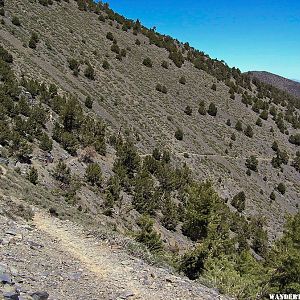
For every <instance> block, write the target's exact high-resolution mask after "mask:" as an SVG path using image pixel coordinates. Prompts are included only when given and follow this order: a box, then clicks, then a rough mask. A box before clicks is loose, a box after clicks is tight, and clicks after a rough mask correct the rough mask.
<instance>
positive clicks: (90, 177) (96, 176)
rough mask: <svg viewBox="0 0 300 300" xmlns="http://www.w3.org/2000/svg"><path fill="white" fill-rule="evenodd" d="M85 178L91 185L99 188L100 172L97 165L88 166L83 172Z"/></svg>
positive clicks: (100, 181) (100, 182)
mask: <svg viewBox="0 0 300 300" xmlns="http://www.w3.org/2000/svg"><path fill="white" fill-rule="evenodd" d="M85 177H86V179H87V181H88V182H89V183H90V184H91V185H96V186H101V184H102V171H101V168H100V166H99V165H98V164H97V163H92V164H89V165H88V167H87V168H86V170H85Z"/></svg>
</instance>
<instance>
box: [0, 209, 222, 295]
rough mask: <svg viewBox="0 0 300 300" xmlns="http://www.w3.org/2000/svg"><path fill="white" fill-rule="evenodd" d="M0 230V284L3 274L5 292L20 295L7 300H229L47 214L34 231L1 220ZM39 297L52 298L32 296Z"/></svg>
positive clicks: (39, 213) (34, 225)
mask: <svg viewBox="0 0 300 300" xmlns="http://www.w3.org/2000/svg"><path fill="white" fill-rule="evenodd" d="M0 229H1V230H0V235H1V236H0V241H1V242H0V281H1V276H3V274H6V276H9V278H10V279H11V283H2V285H1V283H0V290H1V292H2V294H3V295H4V294H5V293H15V294H14V295H18V293H19V294H20V295H19V298H4V299H18V300H21V299H22V300H27V299H28V300H29V299H30V300H32V299H37V300H43V299H49V300H75V299H76V300H87V299H89V300H93V299H94V300H101V299H112V300H113V299H114V300H117V299H129V300H131V299H132V300H133V299H145V300H148V299H149V300H152V299H153V300H159V299H164V300H176V299H178V300H179V299H180V300H189V299H199V300H201V299H203V300H206V299H207V300H217V299H227V298H225V297H223V296H220V295H219V294H218V293H217V292H216V291H215V290H212V289H208V288H206V287H204V286H202V285H199V284H197V283H195V282H192V281H189V280H188V279H186V278H181V277H179V276H175V275H173V274H171V273H170V272H168V271H167V270H165V269H163V268H158V267H154V266H150V265H148V264H147V263H145V262H144V261H142V260H140V259H137V258H134V257H131V256H129V255H128V254H127V253H126V252H125V251H124V250H122V249H120V248H115V247H112V246H110V245H109V243H106V242H105V241H99V240H97V239H95V238H94V237H92V236H90V235H87V234H86V233H85V232H84V231H83V229H82V228H81V227H80V226H77V225H75V224H73V223H72V222H70V221H61V220H59V219H57V218H54V217H51V216H50V215H48V214H46V213H44V212H42V211H36V212H35V217H34V220H33V222H32V224H31V225H30V226H29V225H28V224H26V223H23V224H20V223H17V222H14V221H11V220H10V219H8V218H6V217H3V216H0ZM1 292H0V295H1ZM34 293H41V294H42V293H44V294H45V293H46V294H49V297H48V298H38V297H37V296H30V295H34Z"/></svg>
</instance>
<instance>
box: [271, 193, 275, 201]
mask: <svg viewBox="0 0 300 300" xmlns="http://www.w3.org/2000/svg"><path fill="white" fill-rule="evenodd" d="M270 199H271V200H272V201H274V200H276V195H275V193H274V191H273V192H272V193H271V194H270Z"/></svg>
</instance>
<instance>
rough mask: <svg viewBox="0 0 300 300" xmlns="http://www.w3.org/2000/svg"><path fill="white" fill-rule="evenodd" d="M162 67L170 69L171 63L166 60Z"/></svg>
mask: <svg viewBox="0 0 300 300" xmlns="http://www.w3.org/2000/svg"><path fill="white" fill-rule="evenodd" d="M161 66H162V67H163V68H164V69H169V63H168V62H167V61H165V60H164V61H163V62H162V63H161Z"/></svg>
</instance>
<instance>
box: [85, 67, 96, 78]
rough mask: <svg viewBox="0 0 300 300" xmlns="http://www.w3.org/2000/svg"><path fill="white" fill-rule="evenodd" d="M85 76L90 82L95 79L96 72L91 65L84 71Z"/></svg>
mask: <svg viewBox="0 0 300 300" xmlns="http://www.w3.org/2000/svg"><path fill="white" fill-rule="evenodd" d="M84 76H85V77H86V78H88V79H90V80H94V79H95V70H94V68H93V67H92V66H91V65H90V64H89V65H87V67H86V69H85V70H84Z"/></svg>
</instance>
